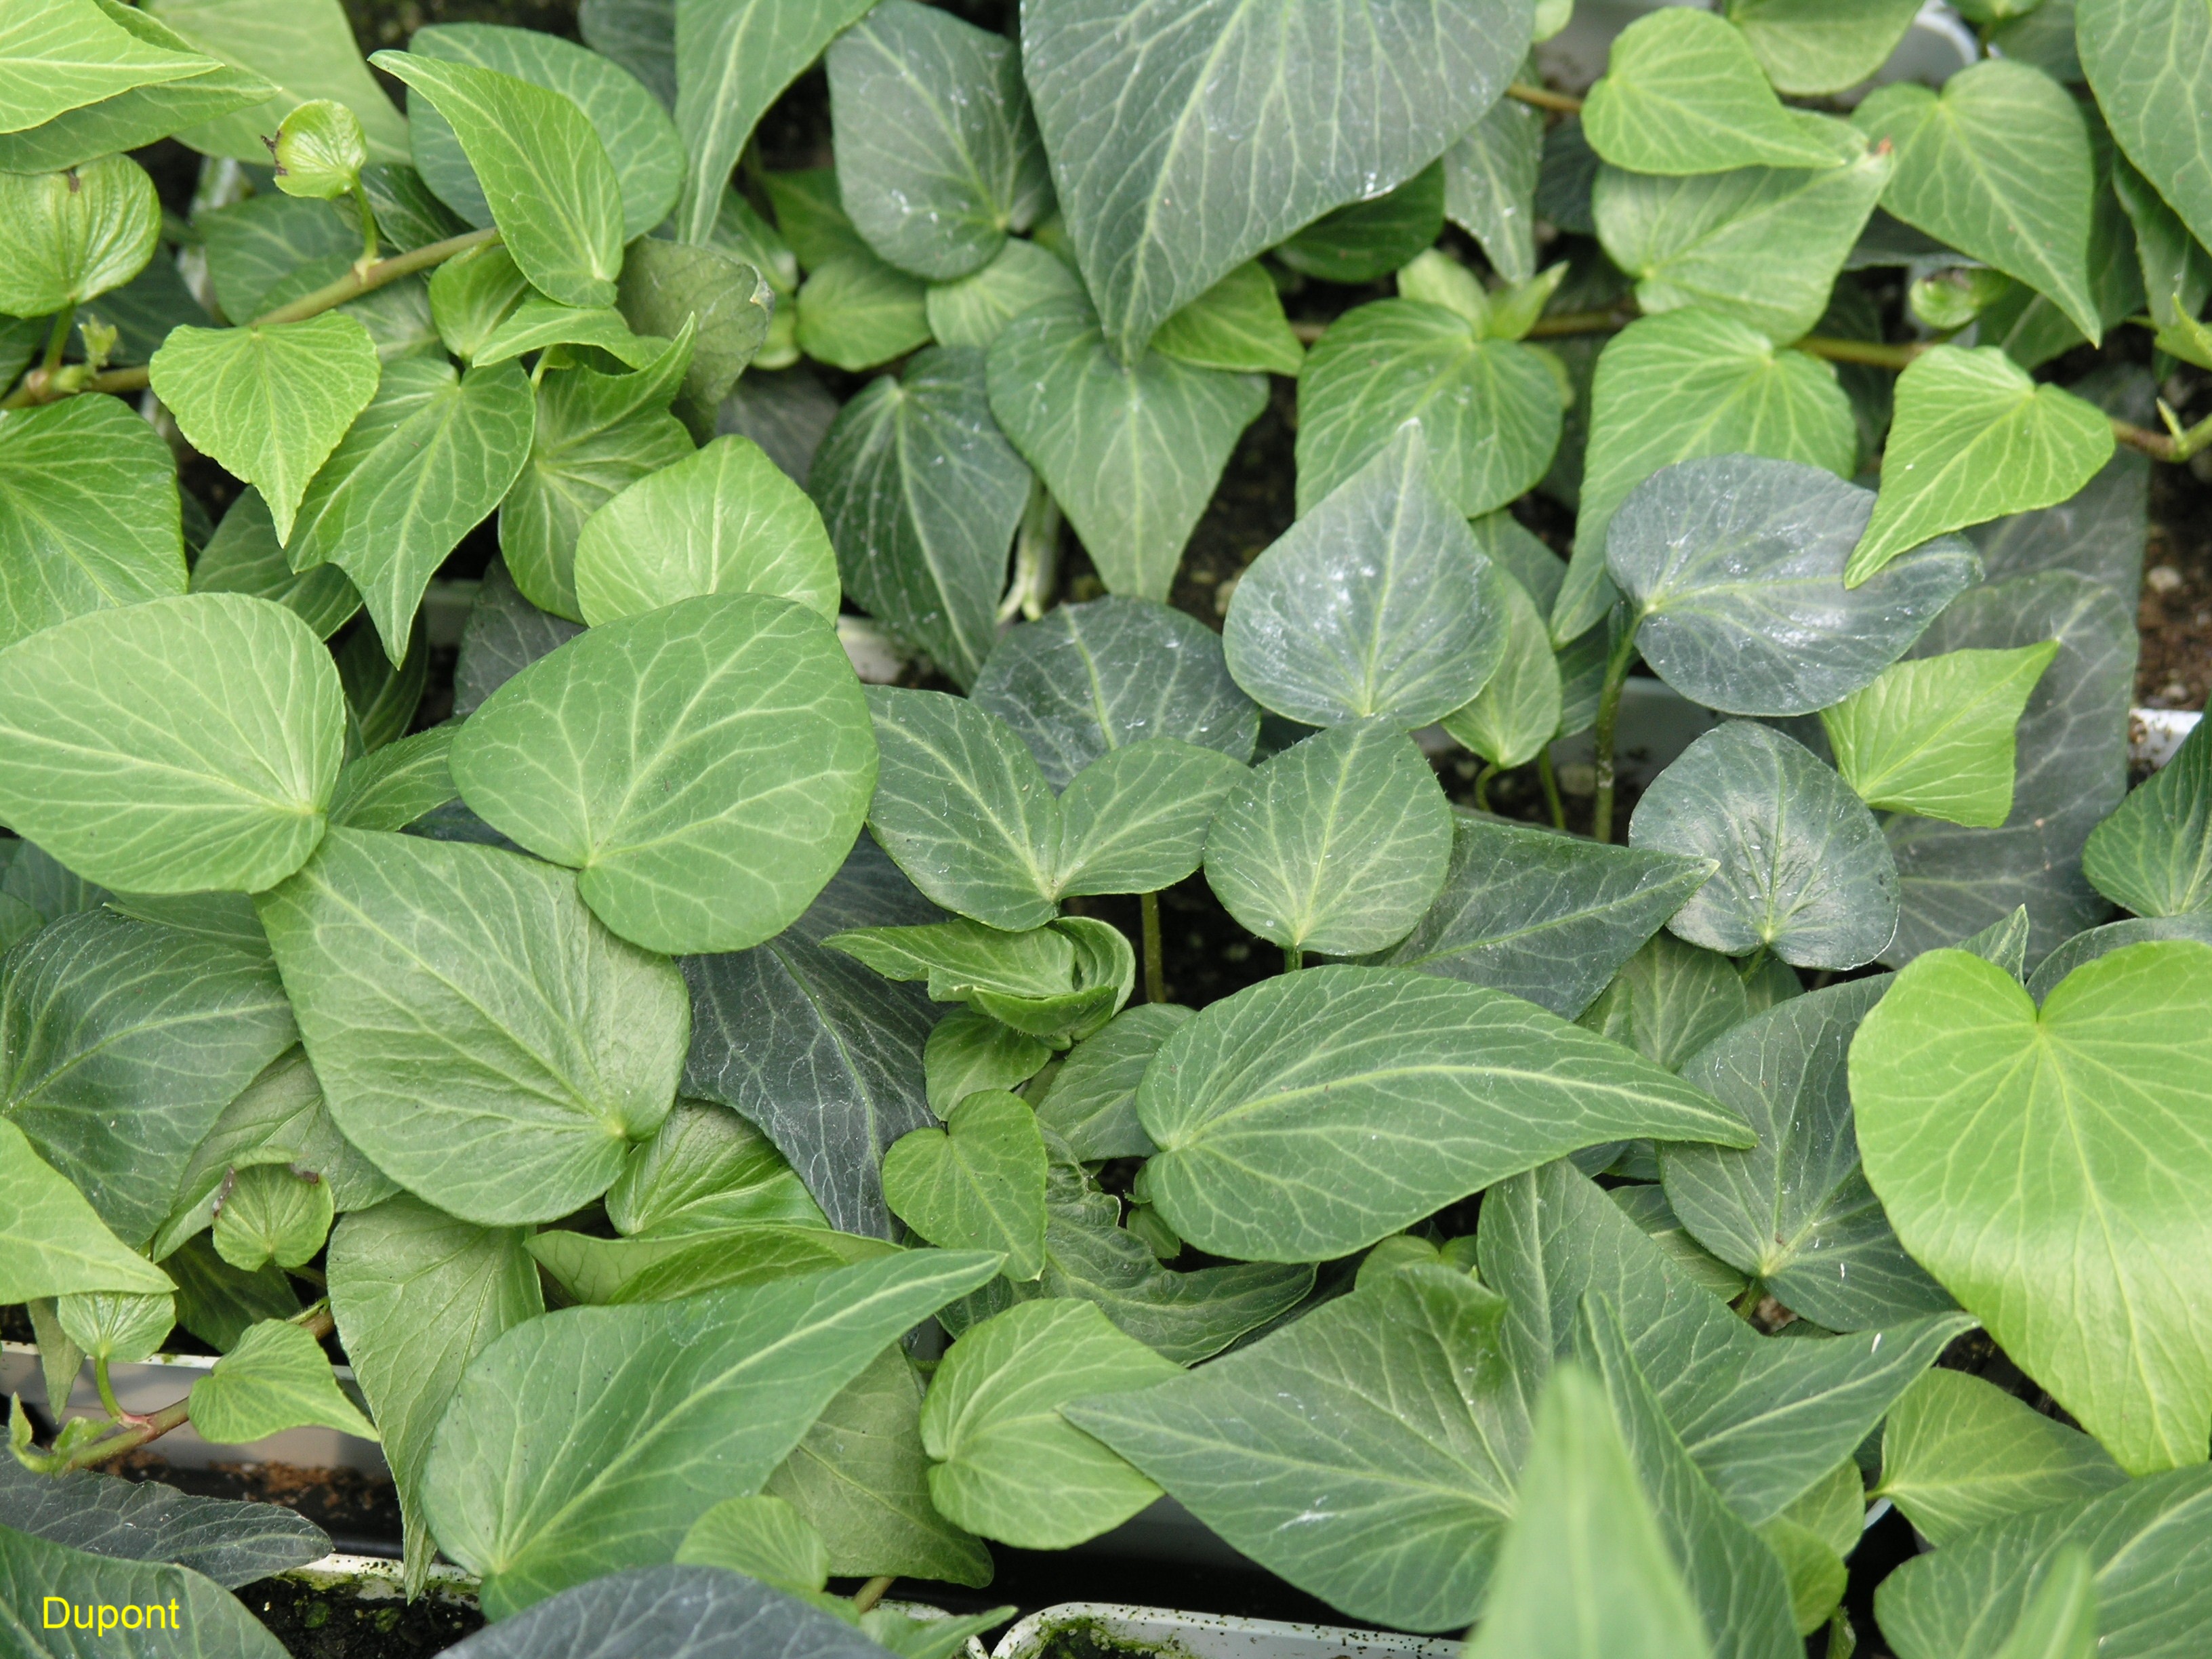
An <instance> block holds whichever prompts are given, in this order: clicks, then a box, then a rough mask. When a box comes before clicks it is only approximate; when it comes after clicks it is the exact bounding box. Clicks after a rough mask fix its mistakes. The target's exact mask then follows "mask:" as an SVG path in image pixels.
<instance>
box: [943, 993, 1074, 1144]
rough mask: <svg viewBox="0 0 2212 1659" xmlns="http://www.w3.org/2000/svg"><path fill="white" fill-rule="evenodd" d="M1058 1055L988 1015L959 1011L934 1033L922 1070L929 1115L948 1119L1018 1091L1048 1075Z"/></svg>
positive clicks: (961, 1009) (965, 1009)
mask: <svg viewBox="0 0 2212 1659" xmlns="http://www.w3.org/2000/svg"><path fill="white" fill-rule="evenodd" d="M1051 1058H1052V1050H1051V1048H1049V1047H1048V1046H1047V1045H1046V1044H1044V1043H1042V1042H1038V1041H1037V1040H1036V1038H1035V1037H1031V1036H1024V1034H1023V1033H1021V1032H1019V1031H1017V1030H1014V1029H1013V1028H1012V1026H1008V1025H1001V1024H1000V1023H999V1022H998V1021H997V1020H995V1019H993V1018H991V1017H990V1016H989V1015H988V1014H984V1013H979V1012H976V1011H975V1009H973V1008H959V1009H956V1010H954V1011H953V1012H951V1013H949V1014H947V1015H945V1018H943V1019H940V1020H939V1021H938V1022H937V1024H934V1025H933V1026H931V1027H930V1030H929V1041H928V1042H926V1043H924V1044H923V1045H922V1050H921V1066H922V1078H923V1081H924V1085H925V1087H926V1089H927V1093H928V1097H929V1109H930V1110H931V1111H933V1112H934V1113H936V1114H937V1115H938V1116H939V1117H943V1116H944V1115H945V1114H946V1113H948V1112H950V1111H951V1109H953V1108H954V1107H955V1106H957V1105H958V1104H959V1103H961V1102H962V1101H963V1100H965V1099H967V1098H968V1097H969V1095H972V1094H977V1093H980V1092H981V1091H985V1090H989V1089H1018V1088H1020V1087H1021V1085H1023V1084H1024V1083H1026V1082H1028V1081H1029V1079H1031V1078H1033V1077H1035V1076H1036V1074H1037V1073H1038V1072H1039V1071H1040V1070H1042V1068H1043V1066H1044V1064H1045V1062H1046V1061H1048V1060H1050V1059H1051Z"/></svg>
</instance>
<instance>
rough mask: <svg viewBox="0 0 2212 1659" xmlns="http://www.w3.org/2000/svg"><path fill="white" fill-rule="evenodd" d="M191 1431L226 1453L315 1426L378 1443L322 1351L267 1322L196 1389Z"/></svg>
mask: <svg viewBox="0 0 2212 1659" xmlns="http://www.w3.org/2000/svg"><path fill="white" fill-rule="evenodd" d="M191 1409H192V1427H193V1428H194V1429H195V1430H197V1431H198V1433H199V1436H200V1438H202V1439H203V1440H210V1441H213V1442H214V1443H216V1445H219V1446H238V1445H244V1444H246V1443H248V1442H251V1441H255V1440H262V1439H265V1438H267V1437H269V1436H270V1435H272V1434H276V1433H279V1432H281V1431H283V1430H285V1429H291V1428H300V1427H304V1426H308V1425H315V1426H319V1427H323V1428H330V1429H336V1430H337V1431H339V1432H340V1433H341V1434H350V1435H355V1436H358V1437H360V1438H362V1439H364V1440H374V1439H375V1438H376V1430H375V1428H374V1425H371V1424H370V1422H369V1420H368V1419H367V1418H365V1417H363V1416H362V1414H361V1413H360V1412H358V1411H357V1410H356V1409H355V1408H354V1405H353V1402H352V1401H349V1400H348V1399H347V1398H346V1397H345V1395H343V1394H341V1393H340V1392H338V1383H337V1377H336V1376H333V1375H332V1374H331V1362H330V1361H329V1360H328V1359H327V1358H325V1357H324V1355H323V1350H322V1346H321V1345H320V1344H319V1343H318V1342H317V1341H316V1340H315V1339H314V1338H313V1336H311V1335H309V1334H307V1330H306V1329H305V1328H303V1327H301V1326H298V1325H295V1324H293V1323H291V1322H289V1321H287V1320H282V1319H264V1320H263V1321H262V1322H260V1323H259V1324H258V1325H255V1326H253V1327H252V1328H251V1329H249V1330H248V1331H247V1332H246V1334H245V1335H244V1336H242V1337H240V1339H239V1340H238V1343H237V1346H234V1347H233V1348H232V1349H231V1350H230V1351H229V1352H228V1353H226V1354H224V1355H223V1357H222V1358H221V1359H218V1360H217V1361H216V1364H215V1369H214V1370H211V1371H210V1372H209V1373H208V1374H207V1375H206V1376H203V1377H202V1378H201V1379H200V1380H199V1381H198V1382H197V1383H193V1384H192V1392H191Z"/></svg>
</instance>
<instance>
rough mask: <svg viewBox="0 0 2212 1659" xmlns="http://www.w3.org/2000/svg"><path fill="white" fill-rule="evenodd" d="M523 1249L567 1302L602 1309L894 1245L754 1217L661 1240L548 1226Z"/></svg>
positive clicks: (839, 1261) (863, 1255)
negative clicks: (600, 1235)
mask: <svg viewBox="0 0 2212 1659" xmlns="http://www.w3.org/2000/svg"><path fill="white" fill-rule="evenodd" d="M525 1248H526V1249H528V1250H529V1252H530V1254H531V1255H532V1257H533V1258H534V1259H535V1260H536V1261H537V1262H538V1266H539V1267H543V1268H544V1270H545V1271H546V1272H547V1273H550V1274H551V1275H552V1276H553V1278H554V1279H555V1280H556V1281H557V1282H558V1283H559V1285H561V1288H562V1290H563V1291H566V1292H567V1293H568V1300H569V1301H571V1302H581V1303H588V1304H592V1305H594V1306H603V1305H610V1304H612V1305H620V1304H625V1303H634V1302H677V1301H681V1300H683V1299H684V1297H693V1296H697V1295H699V1294H701V1293H702V1291H719V1290H724V1289H726V1288H727V1287H728V1286H730V1285H764V1284H767V1283H769V1281H770V1280H772V1279H792V1278H795V1277H798V1276H799V1275H800V1274H804V1273H822V1272H824V1271H826V1270H827V1269H829V1268H831V1267H848V1266H850V1265H851V1264H853V1263H854V1262H859V1261H874V1260H875V1259H876V1258H877V1257H878V1256H882V1255H890V1254H892V1252H893V1251H894V1250H895V1249H896V1246H893V1245H890V1244H887V1243H884V1241H883V1240H882V1239H880V1238H863V1237H860V1236H859V1235H857V1234H854V1233H839V1232H832V1231H829V1229H828V1228H827V1227H823V1226H821V1225H818V1224H810V1225H799V1226H793V1225H788V1224H785V1223H780V1222H750V1223H747V1224H745V1225H742V1226H736V1227H723V1228H719V1229H716V1230H714V1231H707V1232H696V1233H683V1234H678V1235H673V1236H671V1237H658V1238H655V1237H636V1238H595V1237H592V1236H591V1235H589V1234H587V1233H574V1232H568V1231H565V1230H563V1229H561V1228H548V1229H546V1230H545V1231H543V1232H538V1233H533V1234H532V1235H531V1237H529V1238H528V1239H526V1241H525Z"/></svg>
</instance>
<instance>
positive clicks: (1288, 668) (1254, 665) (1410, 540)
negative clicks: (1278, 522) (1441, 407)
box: [1222, 421, 1506, 727]
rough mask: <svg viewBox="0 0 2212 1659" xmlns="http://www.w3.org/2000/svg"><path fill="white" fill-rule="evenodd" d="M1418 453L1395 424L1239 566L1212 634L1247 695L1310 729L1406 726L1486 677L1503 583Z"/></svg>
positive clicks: (1410, 434) (1459, 698)
mask: <svg viewBox="0 0 2212 1659" xmlns="http://www.w3.org/2000/svg"><path fill="white" fill-rule="evenodd" d="M1308 429H1310V428H1308ZM1429 455H1430V451H1429V447H1428V445H1427V444H1426V443H1425V442H1424V441H1423V439H1422V427H1421V425H1420V423H1419V422H1415V421H1409V422H1407V423H1406V424H1405V425H1404V426H1401V427H1400V428H1398V430H1397V431H1396V432H1395V434H1394V435H1392V437H1391V438H1390V441H1389V443H1388V444H1386V445H1385V446H1384V447H1383V448H1382V449H1380V450H1378V451H1377V452H1376V453H1375V455H1374V457H1373V459H1370V460H1369V461H1368V462H1367V463H1366V464H1365V465H1363V466H1362V467H1361V468H1360V469H1359V471H1357V472H1355V473H1353V474H1352V475H1351V476H1350V477H1347V478H1346V479H1345V480H1344V482H1343V483H1340V484H1339V485H1338V486H1337V487H1336V488H1335V489H1334V490H1333V491H1331V492H1330V493H1329V494H1328V495H1327V496H1325V497H1323V498H1322V500H1321V501H1319V502H1318V504H1316V506H1315V507H1312V508H1311V509H1310V511H1309V512H1308V513H1306V515H1305V516H1304V518H1302V519H1300V520H1298V521H1297V523H1296V524H1294V525H1292V526H1291V528H1290V530H1289V531H1288V532H1285V534H1284V535H1283V536H1282V537H1281V538H1280V539H1279V540H1278V541H1276V543H1275V544H1273V546H1271V547H1269V548H1268V549H1267V550H1266V551H1265V552H1263V553H1261V555H1260V556H1259V557H1258V558H1257V559H1255V561H1254V562H1252V563H1251V564H1250V565H1249V567H1247V568H1246V569H1245V572H1244V574H1243V576H1242V577H1240V578H1239V579H1238V580H1237V591H1236V592H1235V594H1234V595H1233V596H1232V597H1231V600H1230V603H1229V617H1228V620H1227V623H1225V626H1224V627H1223V629H1222V646H1223V648H1224V650H1225V652H1226V653H1227V657H1228V663H1229V672H1230V674H1231V677H1232V678H1234V679H1235V680H1236V682H1237V684H1238V685H1240V686H1241V687H1243V690H1244V691H1245V693H1246V695H1247V696H1250V697H1252V698H1253V699H1254V700H1255V702H1259V703H1261V705H1262V706H1264V707H1266V708H1271V709H1273V711H1274V712H1275V713H1277V714H1281V715H1284V716H1285V717H1287V718H1289V719H1291V720H1300V721H1303V722H1304V723H1305V724H1307V725H1310V726H1337V725H1342V724H1344V723H1346V722H1347V721H1352V720H1365V719H1368V718H1370V716H1372V717H1379V718H1385V719H1388V720H1389V721H1390V722H1391V723H1392V724H1393V725H1395V726H1403V727H1411V726H1426V725H1428V724H1430V723H1431V721H1434V720H1437V719H1439V718H1441V717H1442V716H1443V715H1445V714H1449V713H1450V712H1451V711H1452V710H1453V709H1455V708H1459V707H1460V706H1461V705H1462V704H1463V703H1465V702H1467V701H1468V699H1469V698H1471V697H1473V696H1474V694H1475V693H1476V692H1478V691H1480V690H1481V689H1482V688H1483V686H1484V684H1486V683H1487V681H1488V680H1489V678H1490V677H1491V675H1492V673H1494V672H1495V671H1497V667H1498V659H1499V658H1500V657H1501V656H1502V655H1503V654H1504V648H1505V621H1506V618H1505V609H1504V592H1503V587H1502V580H1501V579H1500V578H1499V577H1498V575H1497V574H1495V573H1494V572H1493V571H1492V568H1491V563H1490V561H1489V560H1488V559H1486V558H1485V557H1484V556H1483V555H1482V554H1481V553H1480V551H1478V550H1477V549H1476V547H1475V544H1474V537H1473V536H1472V535H1470V534H1469V533H1468V528H1467V520H1466V518H1465V515H1464V514H1463V513H1461V512H1460V511H1459V510H1457V509H1456V508H1455V507H1454V505H1453V504H1452V502H1451V501H1449V500H1448V499H1447V498H1446V497H1445V496H1444V495H1443V493H1442V492H1441V491H1440V490H1439V489H1438V488H1437V484H1436V483H1435V482H1434V481H1433V479H1432V477H1431V472H1430V465H1429Z"/></svg>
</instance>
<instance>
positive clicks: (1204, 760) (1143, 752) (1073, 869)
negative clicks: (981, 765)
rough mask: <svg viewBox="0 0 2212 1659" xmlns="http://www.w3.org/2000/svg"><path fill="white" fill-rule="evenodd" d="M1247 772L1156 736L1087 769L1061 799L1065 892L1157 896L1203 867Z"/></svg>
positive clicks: (1057, 884)
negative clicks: (1218, 820)
mask: <svg viewBox="0 0 2212 1659" xmlns="http://www.w3.org/2000/svg"><path fill="white" fill-rule="evenodd" d="M1243 777H1244V769H1243V767H1242V766H1240V765H1239V764H1237V762H1235V761H1234V760H1231V758H1230V757H1228V756H1226V755H1225V754H1223V753H1221V751H1220V750H1216V749H1200V748H1199V747H1198V746H1197V745H1196V744H1188V743H1182V742H1179V741H1177V740H1176V738H1146V739H1145V740H1144V741H1142V742H1140V743H1134V744H1130V745H1129V746H1128V747H1127V748H1125V749H1117V750H1115V751H1114V752H1113V753H1111V754H1110V755H1108V756H1106V757H1104V758H1103V759H1101V760H1097V761H1094V762H1093V763H1091V765H1089V766H1087V767H1085V769H1083V771H1082V772H1081V773H1080V774H1079V775H1078V776H1077V778H1076V780H1075V781H1074V782H1073V783H1072V784H1070V785H1069V786H1068V787H1067V793H1066V795H1064V796H1063V797H1061V799H1060V865H1059V867H1058V869H1057V871H1056V872H1055V873H1054V878H1053V886H1054V890H1055V891H1056V892H1058V893H1060V894H1085V893H1156V892H1158V890H1160V889H1162V888H1164V887H1168V886H1171V885H1173V884H1175V883H1176V882H1178V881H1181V880H1182V878H1184V877H1185V876H1187V875H1188V874H1190V873H1191V872H1193V871H1194V870H1195V869H1197V868H1198V866H1199V864H1200V860H1203V859H1204V857H1205V855H1206V830H1207V828H1208V826H1209V825H1211V824H1212V822H1213V817H1214V814H1215V812H1216V811H1218V810H1219V808H1220V806H1221V804H1222V803H1223V802H1224V801H1225V800H1226V799H1228V797H1229V794H1230V792H1231V790H1233V789H1235V788H1236V787H1237V784H1238V783H1239V782H1240V781H1242V780H1243Z"/></svg>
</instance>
